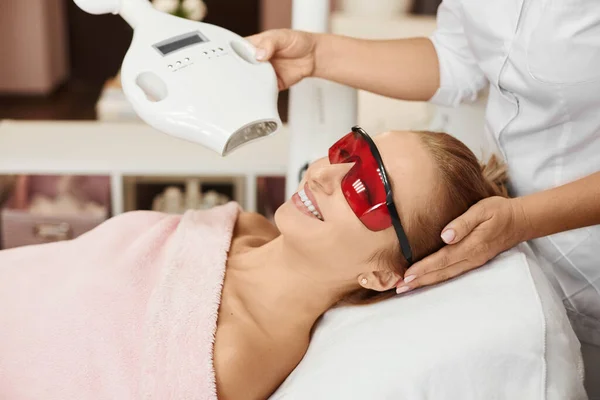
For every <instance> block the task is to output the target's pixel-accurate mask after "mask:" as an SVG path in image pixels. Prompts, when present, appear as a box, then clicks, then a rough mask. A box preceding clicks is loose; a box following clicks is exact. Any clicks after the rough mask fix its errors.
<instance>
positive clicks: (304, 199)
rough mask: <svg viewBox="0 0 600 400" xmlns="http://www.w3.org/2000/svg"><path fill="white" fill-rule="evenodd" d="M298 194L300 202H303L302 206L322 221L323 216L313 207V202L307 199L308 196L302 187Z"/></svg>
mask: <svg viewBox="0 0 600 400" xmlns="http://www.w3.org/2000/svg"><path fill="white" fill-rule="evenodd" d="M298 196H300V200H301V201H302V203H303V204H304V206H306V208H307V209H308V211H310V212H311V213H312V214H313V215H314V216H315V217H317V218H318V219H320V220H321V221H323V216H322V215H321V213H319V211H318V210H317V209H316V208H315V206H314V205H313V203H312V202H311V201H310V200H309V199H308V196H307V195H306V192H305V191H304V189H302V190H300V191H299V192H298Z"/></svg>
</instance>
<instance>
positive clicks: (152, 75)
mask: <svg viewBox="0 0 600 400" xmlns="http://www.w3.org/2000/svg"><path fill="white" fill-rule="evenodd" d="M75 1H76V3H77V4H78V5H79V6H80V7H81V8H82V9H83V10H84V11H88V12H92V13H107V12H112V13H119V14H120V15H121V16H122V17H123V18H124V19H125V20H126V21H127V22H128V23H129V24H130V25H131V26H132V27H133V28H134V35H133V40H132V43H131V45H130V48H129V50H128V52H127V54H126V56H125V58H124V60H123V65H122V68H121V83H122V86H123V92H124V93H125V96H126V97H127V99H128V100H129V101H130V102H131V104H132V107H133V109H134V110H135V112H136V113H137V114H138V115H139V117H140V118H141V119H142V120H144V121H145V122H146V123H148V124H149V125H151V126H152V127H154V128H156V129H157V130H159V131H162V132H164V133H167V134H169V135H171V136H174V137H178V138H181V139H184V140H188V141H191V142H195V143H198V144H201V145H203V146H205V147H208V148H210V149H212V150H213V151H215V152H217V153H218V154H220V155H221V156H225V155H227V154H229V153H230V152H232V151H233V150H235V149H236V148H238V147H239V146H241V145H243V144H245V143H248V142H250V141H253V140H255V139H258V138H261V137H265V136H268V135H270V134H272V133H274V132H276V131H277V130H278V129H279V128H280V127H281V125H282V123H281V120H280V118H279V113H278V109H277V98H278V95H279V91H278V88H277V78H276V75H275V71H274V69H273V67H272V65H271V64H270V63H265V62H258V61H256V59H255V49H254V48H253V47H252V45H251V44H250V43H249V42H248V41H246V40H245V39H244V38H242V37H241V36H239V35H237V34H235V33H233V32H231V31H229V30H227V29H224V28H221V27H218V26H215V25H212V24H207V23H203V22H196V21H191V20H188V19H184V18H179V17H175V16H173V15H170V14H166V13H163V12H160V11H158V10H156V9H154V7H152V5H151V4H150V3H149V2H148V1H147V0H122V1H118V0H105V1H100V0H96V1H93V0H75ZM117 3H118V4H117ZM117 6H118V7H117Z"/></svg>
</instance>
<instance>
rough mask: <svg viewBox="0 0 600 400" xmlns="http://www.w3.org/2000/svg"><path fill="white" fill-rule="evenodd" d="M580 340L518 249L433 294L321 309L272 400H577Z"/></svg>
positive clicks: (581, 392) (417, 293)
mask: <svg viewBox="0 0 600 400" xmlns="http://www.w3.org/2000/svg"><path fill="white" fill-rule="evenodd" d="M582 371H583V368H582V362H581V355H580V351H579V342H578V341H577V338H576V337H575V334H574V333H573V331H572V329H571V326H570V324H569V322H568V320H567V317H566V313H565V311H564V308H563V305H562V303H561V301H560V300H559V299H558V297H557V296H556V294H555V293H554V292H553V291H552V290H551V288H550V285H549V283H548V281H547V280H546V278H545V276H544V274H543V273H542V271H541V270H540V268H539V266H538V264H537V261H536V260H535V258H534V257H533V255H532V253H531V252H530V250H529V248H528V247H527V246H526V245H520V246H519V247H518V248H516V249H513V250H511V251H508V252H505V253H503V254H501V255H499V256H498V257H496V258H495V259H494V260H493V261H491V262H489V263H488V265H486V266H484V267H482V268H479V269H478V270H476V271H473V272H471V273H468V274H466V275H463V276H462V277H459V278H457V279H454V280H452V281H449V282H446V283H443V284H440V285H438V286H436V287H430V288H426V289H421V290H417V291H414V292H413V293H409V294H406V295H402V296H398V297H397V298H394V299H392V300H388V301H385V302H382V303H379V304H374V305H370V306H360V307H345V308H339V309H335V310H331V311H329V312H328V313H327V314H326V315H325V316H324V317H323V319H322V320H321V321H320V323H319V324H318V326H317V327H316V330H315V333H314V336H313V339H312V341H311V344H310V347H309V349H308V352H307V354H306V356H305V357H304V359H303V360H302V362H301V363H300V364H299V365H298V367H297V368H296V369H295V370H294V371H293V373H292V374H291V375H290V376H289V377H288V379H287V380H286V381H285V382H284V383H283V384H282V385H281V387H280V388H279V389H278V391H277V392H276V393H275V394H274V395H273V396H272V397H271V399H272V400H279V399H285V400H294V399H298V400H300V399H301V400H308V399H311V400H319V399H327V400H331V399H344V400H352V399H357V400H358V399H361V400H364V399H369V400H371V399H377V400H379V399H394V400H398V399H410V400H419V399H435V400H443V399H448V400H456V399H461V400H469V399H473V400H481V399H486V400H489V399H507V400H508V399H510V400H514V399H548V400H550V399H557V400H558V399H560V400H571V399H585V398H586V395H585V391H584V389H583V373H582Z"/></svg>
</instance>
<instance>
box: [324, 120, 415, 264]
mask: <svg viewBox="0 0 600 400" xmlns="http://www.w3.org/2000/svg"><path fill="white" fill-rule="evenodd" d="M329 162H330V163H331V164H341V163H354V165H353V166H352V168H350V170H349V171H348V173H347V174H346V175H345V176H344V178H342V192H343V193H344V197H346V201H347V202H348V204H349V205H350V208H351V209H352V211H353V212H354V214H356V216H357V217H358V218H359V219H360V220H361V221H362V223H363V224H364V225H365V226H366V227H367V228H368V229H370V230H372V231H380V230H383V229H386V228H389V227H390V226H393V227H394V230H395V231H396V235H397V236H398V241H399V242H400V248H401V250H402V254H403V255H404V258H405V259H406V260H407V261H408V264H409V265H411V264H412V251H411V248H410V245H409V243H408V238H407V237H406V233H405V232H404V229H403V228H402V224H401V223H400V217H399V216H398V211H397V210H396V206H395V205H394V198H393V195H392V188H391V186H390V184H389V181H388V178H387V174H386V171H385V168H384V166H383V161H382V159H381V155H380V154H379V151H378V150H377V146H375V143H374V142H373V139H371V137H370V136H369V135H368V134H367V133H366V132H365V131H364V130H363V129H362V128H360V127H358V126H355V127H353V128H352V132H350V133H348V134H347V135H346V136H344V137H343V138H341V139H340V140H338V141H337V142H336V143H335V144H334V145H333V146H331V147H330V149H329Z"/></svg>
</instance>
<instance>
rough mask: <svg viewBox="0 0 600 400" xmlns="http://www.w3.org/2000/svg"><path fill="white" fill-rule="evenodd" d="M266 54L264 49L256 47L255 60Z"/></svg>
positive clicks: (261, 58)
mask: <svg viewBox="0 0 600 400" xmlns="http://www.w3.org/2000/svg"><path fill="white" fill-rule="evenodd" d="M266 55H267V52H266V50H265V49H257V50H256V59H257V60H264V59H265V57H266Z"/></svg>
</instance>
